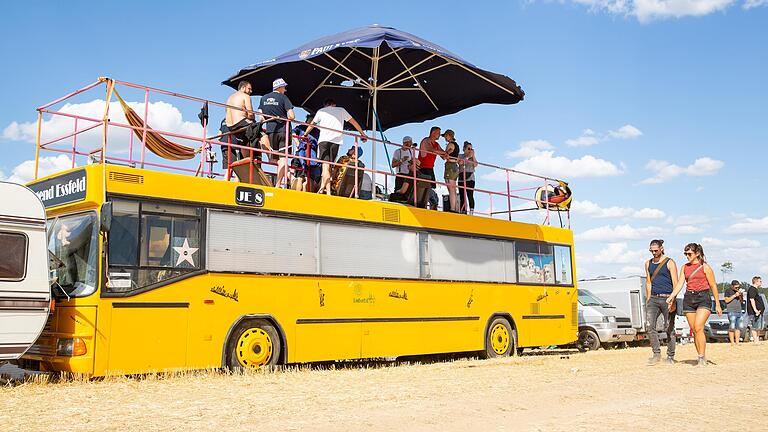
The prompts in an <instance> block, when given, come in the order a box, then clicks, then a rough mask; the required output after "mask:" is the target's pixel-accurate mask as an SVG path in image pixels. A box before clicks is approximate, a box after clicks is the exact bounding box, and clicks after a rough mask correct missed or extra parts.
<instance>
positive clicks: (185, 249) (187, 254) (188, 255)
mask: <svg viewBox="0 0 768 432" xmlns="http://www.w3.org/2000/svg"><path fill="white" fill-rule="evenodd" d="M198 249H199V248H193V247H189V239H184V244H183V245H182V246H174V247H173V250H175V251H176V253H178V254H179V260H178V261H176V267H178V266H179V264H181V263H182V262H184V261H186V262H188V263H189V264H190V265H191V266H192V267H194V266H195V261H194V260H193V259H192V254H194V253H195V252H197V250H198Z"/></svg>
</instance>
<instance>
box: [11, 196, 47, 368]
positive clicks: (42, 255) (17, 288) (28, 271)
mask: <svg viewBox="0 0 768 432" xmlns="http://www.w3.org/2000/svg"><path fill="white" fill-rule="evenodd" d="M0 199H2V202H3V204H2V206H0V361H2V360H15V359H18V358H19V357H21V356H22V355H23V354H24V353H25V352H26V351H27V349H29V347H30V346H32V344H33V343H34V342H35V340H37V337H38V336H40V332H42V330H43V327H44V326H45V323H46V320H47V319H48V313H49V309H50V301H51V291H50V283H49V279H48V278H49V270H48V267H49V261H48V247H47V243H48V242H47V239H46V229H45V207H44V206H43V203H42V202H41V201H40V198H38V197H37V195H35V193H34V192H32V191H31V190H29V189H27V188H26V187H24V186H22V185H19V184H15V183H7V182H0Z"/></svg>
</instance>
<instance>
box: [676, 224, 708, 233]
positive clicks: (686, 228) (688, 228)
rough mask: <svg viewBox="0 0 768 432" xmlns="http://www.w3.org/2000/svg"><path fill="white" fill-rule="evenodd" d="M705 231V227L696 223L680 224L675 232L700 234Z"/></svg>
mask: <svg viewBox="0 0 768 432" xmlns="http://www.w3.org/2000/svg"><path fill="white" fill-rule="evenodd" d="M701 232H704V229H703V228H701V227H698V226H694V225H680V226H678V227H676V228H675V234H698V233H701Z"/></svg>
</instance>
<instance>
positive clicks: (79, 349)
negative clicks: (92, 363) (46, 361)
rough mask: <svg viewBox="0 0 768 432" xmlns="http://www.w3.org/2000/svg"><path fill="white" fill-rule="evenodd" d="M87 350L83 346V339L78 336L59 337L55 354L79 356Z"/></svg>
mask: <svg viewBox="0 0 768 432" xmlns="http://www.w3.org/2000/svg"><path fill="white" fill-rule="evenodd" d="M87 351H88V350H87V349H86V348H85V341H83V340H82V339H80V338H77V337H76V338H69V339H59V342H58V343H57V344H56V355H59V356H67V357H74V356H81V355H85V353H86V352H87Z"/></svg>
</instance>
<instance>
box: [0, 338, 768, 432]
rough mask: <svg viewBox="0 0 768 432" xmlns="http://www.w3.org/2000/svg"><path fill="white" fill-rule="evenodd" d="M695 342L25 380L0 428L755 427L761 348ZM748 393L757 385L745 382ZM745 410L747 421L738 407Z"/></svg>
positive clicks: (3, 407) (4, 401)
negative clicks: (700, 351)
mask: <svg viewBox="0 0 768 432" xmlns="http://www.w3.org/2000/svg"><path fill="white" fill-rule="evenodd" d="M708 349H709V358H710V360H711V362H712V363H711V364H710V365H709V366H707V367H703V368H702V367H694V366H692V365H693V363H694V362H693V360H694V359H695V357H696V356H695V351H694V349H693V346H692V345H684V346H681V347H679V349H678V355H677V359H678V363H677V364H676V365H658V366H654V367H649V366H645V360H646V358H647V357H648V355H649V353H650V349H648V348H634V349H627V350H616V351H603V350H601V351H598V352H591V353H586V354H579V353H573V352H570V353H566V354H564V355H563V354H554V355H524V356H523V357H519V358H510V359H503V360H493V361H482V360H468V359H464V360H457V361H453V362H436V363H431V364H413V365H399V366H387V367H365V366H351V367H346V368H343V369H341V370H339V369H336V370H333V369H309V368H302V369H295V368H294V369H288V370H283V371H278V372H258V373H247V374H241V375H226V374H221V373H218V372H196V373H190V374H181V375H178V376H173V377H148V378H145V379H132V378H110V379H106V380H103V381H94V382H89V381H83V380H72V381H68V382H58V383H45V382H40V381H39V380H38V381H31V382H26V383H22V384H17V385H13V386H5V387H2V388H0V425H2V426H0V429H2V430H4V431H16V430H19V431H22V430H23V431H29V430H58V429H65V430H94V431H102V430H121V431H122V430H144V431H154V430H197V431H209V430H210V431H213V430H216V431H221V432H223V431H226V430H269V431H291V430H301V431H304V430H312V431H315V430H329V431H337V430H338V431H342V430H354V431H358V430H382V431H391V430H408V431H413V430H510V431H512V430H514V431H517V430H542V431H565V430H568V431H571V430H590V431H595V430H606V431H607V430H610V431H629V430H631V431H642V430H649V431H650V430H654V431H656V430H659V429H663V430H680V431H691V430H700V431H710V430H712V431H714V430H717V431H725V430H764V428H765V426H764V425H765V424H766V420H767V419H768V418H767V416H766V414H765V412H766V411H765V408H764V405H765V404H764V402H763V401H764V400H765V397H764V396H765V394H766V390H767V389H766V388H765V385H764V384H763V383H765V377H768V362H766V361H765V360H766V359H767V358H768V344H765V343H762V344H759V345H748V346H741V347H738V348H731V347H729V346H728V345H727V344H710V345H709V346H708ZM754 382H759V383H761V384H760V385H759V386H752V385H750V383H754ZM747 407H753V408H754V410H753V411H752V412H751V414H750V413H749V411H748V410H745V409H744V408H747Z"/></svg>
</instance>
